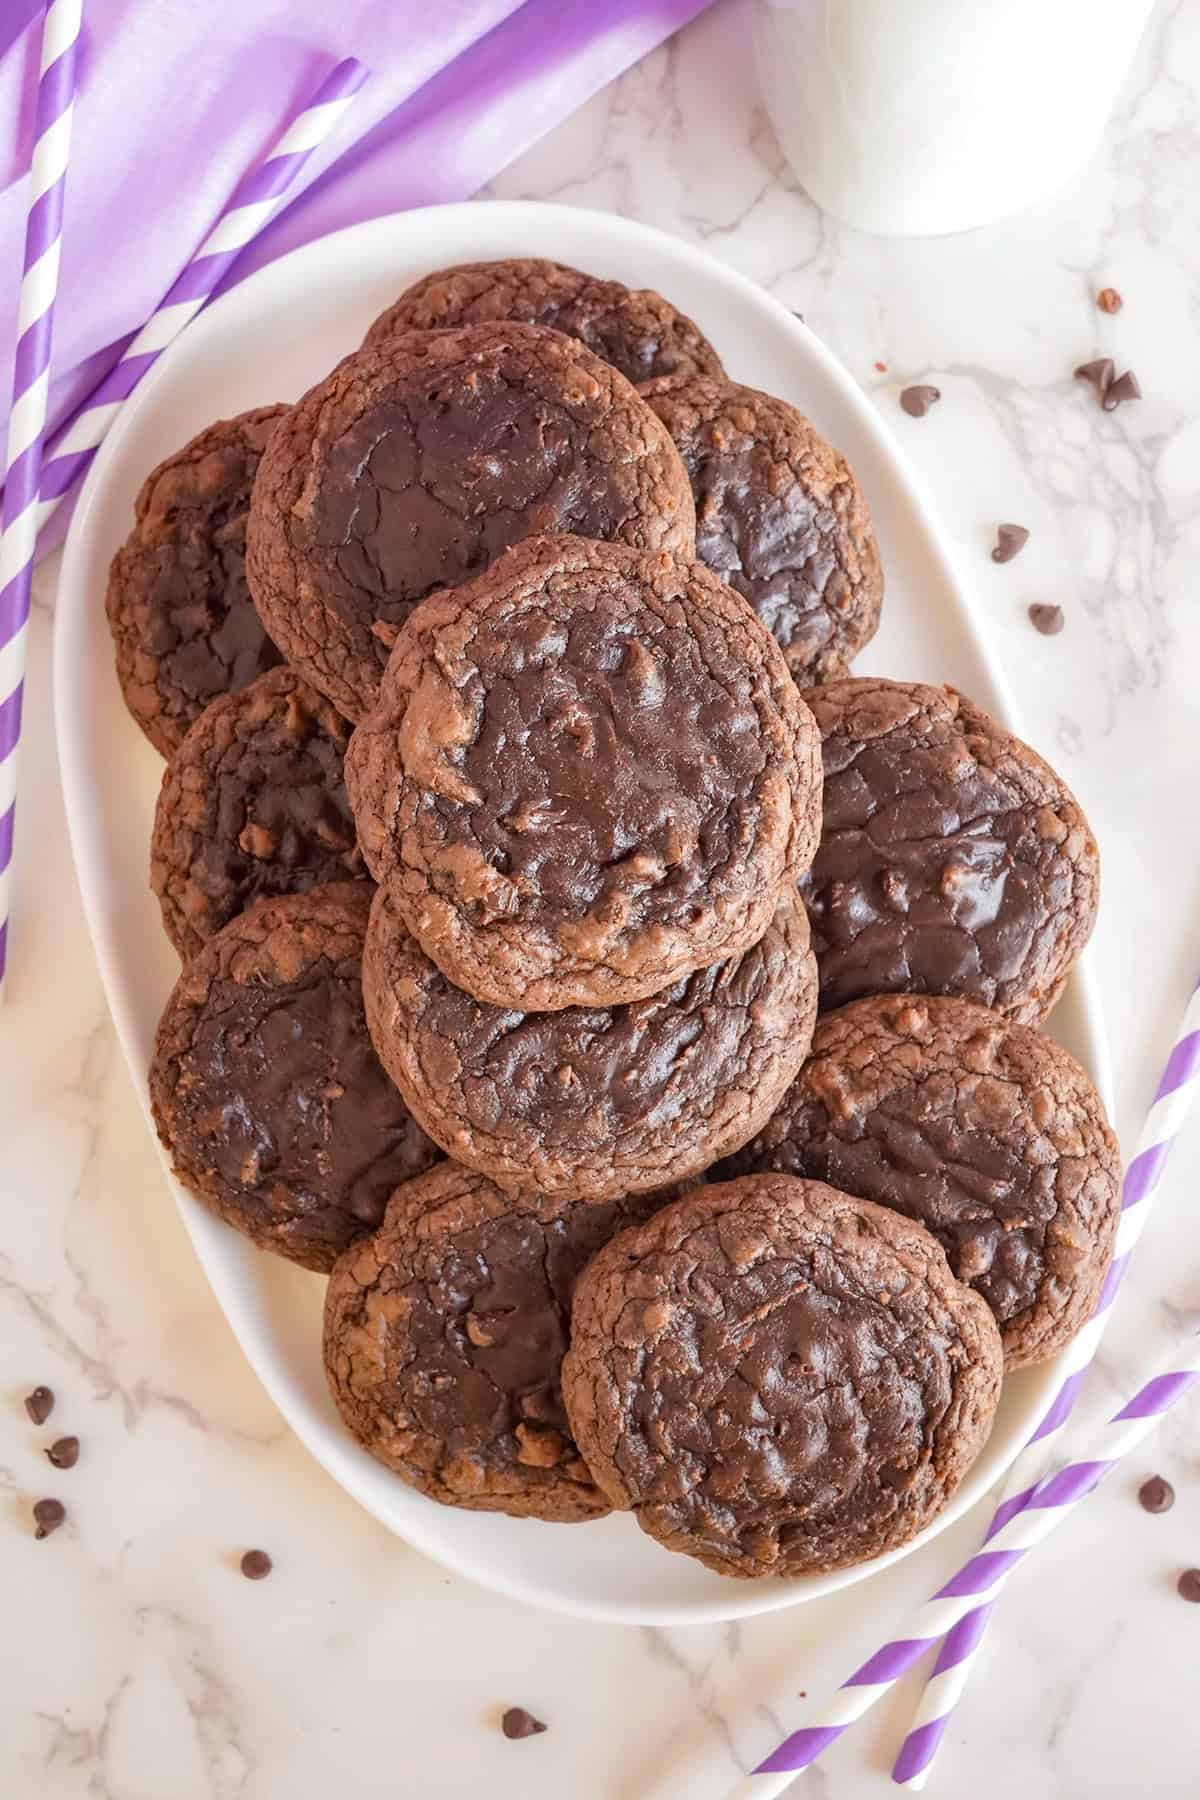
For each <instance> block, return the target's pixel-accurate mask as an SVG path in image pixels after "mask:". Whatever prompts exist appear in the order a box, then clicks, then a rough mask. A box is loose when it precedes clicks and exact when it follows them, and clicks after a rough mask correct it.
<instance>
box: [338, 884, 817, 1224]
mask: <svg viewBox="0 0 1200 1800" xmlns="http://www.w3.org/2000/svg"><path fill="white" fill-rule="evenodd" d="M363 994H364V1000H365V1003H366V1010H367V1023H368V1025H369V1026H370V1030H371V1035H372V1038H373V1039H374V1042H375V1047H376V1049H377V1050H378V1052H379V1056H380V1060H381V1061H382V1063H383V1065H384V1067H385V1068H386V1069H387V1070H388V1072H389V1073H390V1074H391V1076H392V1078H393V1080H394V1081H395V1082H396V1085H397V1086H398V1087H399V1089H400V1091H401V1093H402V1094H403V1095H404V1097H405V1099H406V1101H407V1102H408V1105H409V1107H410V1108H411V1110H412V1112H413V1115H414V1116H415V1117H416V1118H417V1119H419V1120H420V1122H421V1124H422V1125H423V1126H424V1128H425V1130H426V1131H427V1132H428V1133H429V1135H430V1137H432V1138H433V1139H434V1140H435V1141H436V1142H437V1143H439V1144H440V1145H441V1146H442V1148H443V1150H445V1151H446V1153H447V1155H449V1156H451V1157H453V1158H454V1159H455V1161H457V1162H460V1163H465V1164H467V1165H468V1166H469V1167H471V1168H475V1169H479V1170H482V1171H483V1172H484V1173H485V1174H488V1175H490V1176H492V1178H493V1179H494V1180H495V1181H497V1182H498V1183H499V1184H500V1185H502V1186H504V1187H507V1188H514V1187H516V1188H521V1187H528V1186H532V1187H534V1188H537V1189H538V1190H539V1192H541V1193H543V1194H545V1195H552V1194H570V1195H573V1196H575V1197H578V1198H586V1199H607V1198H612V1197H614V1196H617V1195H621V1194H627V1193H641V1192H644V1191H647V1190H649V1189H652V1188H656V1187H661V1186H665V1185H666V1184H667V1183H668V1182H673V1181H678V1180H681V1179H683V1178H684V1177H687V1176H690V1175H695V1174H699V1173H700V1171H701V1170H703V1169H706V1168H708V1166H709V1165H710V1164H711V1163H712V1162H713V1161H715V1159H716V1158H717V1157H718V1156H721V1155H724V1154H725V1153H726V1151H728V1150H730V1149H732V1148H733V1147H734V1146H735V1145H738V1144H741V1143H743V1142H745V1140H746V1138H748V1137H749V1136H750V1135H751V1134H752V1133H753V1132H754V1131H756V1130H757V1129H758V1128H759V1126H760V1125H761V1124H763V1123H765V1121H766V1119H767V1118H768V1117H769V1116H770V1114H771V1112H772V1109H773V1107H774V1106H775V1105H776V1104H777V1102H778V1101H779V1100H780V1098H781V1097H782V1095H783V1093H784V1091H785V1089H786V1088H787V1086H788V1083H789V1082H790V1081H791V1079H792V1077H793V1075H794V1074H795V1072H796V1070H797V1069H798V1068H799V1067H800V1064H801V1062H802V1060H803V1058H804V1056H805V1054H806V1052H807V1049H808V1045H809V1042H810V1040H811V1037H812V1029H813V1021H814V1019H815V1018H816V1010H817V974H816V963H815V961H814V960H813V957H812V954H811V952H810V950H809V947H808V922H807V918H806V916H805V912H804V904H803V902H802V900H801V899H800V896H799V894H798V893H795V892H790V893H788V894H786V895H785V897H784V899H783V900H782V901H781V902H780V905H779V908H778V910H777V912H776V914H775V917H774V919H773V920H772V921H771V923H770V925H768V927H767V930H766V932H765V933H764V935H763V937H762V939H761V940H760V942H759V943H757V944H754V945H752V946H751V947H750V949H748V950H745V951H743V952H742V954H741V955H740V956H737V957H734V958H732V959H731V960H730V961H729V962H724V963H718V964H716V965H715V966H713V967H710V968H707V969H700V970H697V971H695V972H694V973H693V974H690V975H685V976H682V977H680V979H679V980H677V981H675V982H673V983H672V984H671V985H670V986H668V987H667V988H665V989H663V991H662V992H660V993H657V994H653V995H651V996H650V997H649V998H648V999H646V1000H637V1001H634V1002H632V1003H631V1004H630V1005H628V1006H619V1007H613V1008H602V1007H566V1008H563V1009H561V1010H559V1011H557V1012H542V1013H529V1012H518V1011H515V1010H512V1009H510V1008H504V1007H498V1006H488V1005H486V1004H484V1003H483V1002H482V1001H479V1000H475V999H473V998H472V997H471V995H469V994H467V993H465V992H464V991H463V990H462V989H461V988H457V987H455V986H453V984H452V983H450V982H448V981H447V980H446V977H445V976H444V975H443V974H442V973H441V971H440V970H439V969H438V967H437V965H436V964H435V963H432V962H431V961H430V960H429V958H428V957H427V956H426V955H425V953H424V952H423V951H422V950H421V949H420V947H419V945H418V944H417V943H416V941H415V939H414V938H413V937H412V936H411V935H410V934H409V932H408V931H407V930H406V929H405V927H404V924H403V922H402V920H401V919H400V917H399V915H398V913H397V910H396V907H395V904H394V902H393V900H392V898H391V893H390V890H389V889H388V888H386V887H382V888H380V889H379V890H378V892H377V894H376V896H375V901H374V904H373V906H372V910H371V923H370V926H369V927H368V930H367V942H366V948H365V951H364V953H363Z"/></svg>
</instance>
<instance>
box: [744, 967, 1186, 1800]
mask: <svg viewBox="0 0 1200 1800" xmlns="http://www.w3.org/2000/svg"><path fill="white" fill-rule="evenodd" d="M1198 1089H1200V986H1198V987H1197V989H1195V990H1194V991H1193V993H1192V996H1191V999H1190V1001H1189V1003H1188V1006H1187V1008H1186V1010H1185V1012H1184V1015H1183V1019H1182V1021H1181V1023H1180V1026H1179V1030H1178V1031H1177V1032H1176V1035H1175V1040H1174V1042H1173V1044H1172V1046H1171V1051H1170V1054H1169V1055H1168V1057H1167V1062H1166V1066H1165V1068H1164V1070H1163V1073H1162V1076H1161V1078H1160V1080H1159V1083H1158V1087H1157V1088H1156V1090H1155V1095H1154V1100H1153V1102H1152V1103H1151V1107H1150V1111H1149V1113H1148V1115H1147V1118H1146V1123H1145V1126H1144V1127H1143V1130H1142V1132H1141V1135H1140V1136H1139V1139H1138V1147H1137V1149H1136V1151H1135V1153H1134V1155H1133V1157H1132V1159H1131V1160H1130V1162H1129V1165H1128V1167H1127V1169H1126V1172H1125V1181H1124V1186H1123V1189H1122V1215H1121V1223H1120V1226H1119V1228H1118V1237H1117V1252H1116V1255H1115V1256H1114V1259H1113V1264H1112V1267H1111V1269H1110V1270H1109V1274H1108V1278H1107V1280H1106V1282H1105V1285H1104V1291H1103V1292H1102V1294H1101V1296H1100V1300H1099V1301H1098V1303H1097V1307H1096V1313H1095V1315H1094V1316H1093V1319H1092V1320H1091V1321H1089V1323H1088V1324H1087V1325H1086V1326H1085V1327H1084V1330H1083V1331H1082V1332H1081V1333H1080V1339H1085V1340H1087V1339H1089V1338H1090V1341H1091V1347H1092V1350H1093V1351H1094V1349H1095V1345H1096V1342H1097V1341H1098V1335H1099V1332H1098V1330H1097V1325H1096V1322H1097V1319H1101V1320H1102V1319H1103V1318H1104V1317H1105V1316H1106V1315H1107V1311H1108V1308H1109V1307H1110V1306H1111V1303H1112V1299H1113V1296H1114V1295H1115V1293H1116V1291H1117V1289H1118V1287H1119V1286H1120V1283H1121V1280H1122V1277H1123V1275H1124V1272H1125V1269H1126V1268H1127V1266H1128V1261H1129V1255H1130V1251H1131V1250H1132V1247H1133V1243H1134V1241H1135V1240H1136V1238H1137V1236H1138V1235H1139V1234H1140V1232H1141V1231H1142V1229H1143V1228H1144V1226H1145V1222H1146V1217H1147V1215H1148V1213H1149V1208H1150V1203H1151V1201H1152V1199H1153V1196H1154V1194H1155V1191H1156V1190H1157V1188H1158V1184H1159V1182H1160V1180H1161V1178H1162V1173H1163V1170H1164V1168H1165V1166H1166V1162H1167V1158H1168V1156H1169V1155H1170V1151H1171V1147H1172V1145H1173V1143H1174V1142H1175V1139H1176V1137H1177V1136H1178V1133H1179V1130H1180V1128H1181V1126H1182V1124H1183V1121H1184V1118H1185V1116H1186V1114H1187V1111H1188V1108H1189V1106H1190V1105H1191V1103H1192V1101H1193V1100H1194V1099H1195V1097H1196V1093H1197V1090H1198ZM1099 1329H1103V1326H1102V1324H1101V1326H1100V1328H1099ZM1079 1341H1080V1340H1079V1339H1077V1340H1076V1343H1078V1342H1079ZM1085 1349H1086V1343H1085ZM1088 1355H1089V1357H1090V1352H1089V1353H1088ZM1085 1366H1086V1363H1084V1364H1078V1363H1077V1359H1076V1358H1075V1357H1072V1364H1071V1371H1070V1372H1069V1373H1068V1374H1067V1375H1066V1376H1065V1378H1064V1380H1063V1382H1062V1384H1061V1386H1060V1388H1059V1390H1058V1392H1057V1393H1056V1395H1055V1397H1054V1399H1053V1400H1052V1401H1051V1403H1050V1406H1049V1407H1048V1409H1047V1411H1046V1413H1045V1415H1044V1416H1043V1418H1042V1420H1041V1422H1040V1423H1039V1425H1038V1426H1037V1428H1036V1430H1035V1431H1034V1433H1033V1435H1032V1437H1031V1438H1030V1440H1029V1444H1028V1445H1027V1446H1026V1450H1025V1451H1023V1452H1022V1459H1024V1458H1025V1457H1026V1455H1027V1453H1030V1452H1032V1453H1033V1454H1036V1455H1038V1456H1040V1455H1041V1454H1042V1453H1043V1451H1044V1447H1045V1444H1046V1443H1047V1441H1048V1440H1049V1439H1050V1438H1051V1436H1052V1435H1053V1434H1054V1433H1055V1432H1057V1431H1059V1430H1061V1428H1062V1426H1063V1424H1064V1423H1065V1421H1066V1419H1067V1418H1068V1417H1069V1415H1070V1411H1071V1408H1072V1407H1073V1405H1074V1403H1075V1398H1076V1396H1077V1394H1078V1390H1079V1385H1080V1381H1081V1379H1082V1373H1083V1368H1084V1367H1085ZM1118 1416H1119V1417H1121V1416H1124V1415H1123V1414H1122V1415H1118ZM1025 1466H1026V1467H1028V1463H1026V1465H1025ZM1052 1479H1053V1480H1057V1479H1058V1477H1053V1478H1052ZM1097 1479H1099V1477H1097ZM1037 1492H1038V1490H1037V1488H1031V1487H1030V1486H1029V1485H1027V1484H1026V1485H1025V1486H1024V1487H1023V1488H1022V1490H1021V1491H1020V1492H1018V1493H1016V1494H1014V1495H1013V1496H1012V1497H1011V1498H1010V1499H1008V1500H1006V1501H1004V1502H1003V1503H1002V1504H1001V1505H1000V1506H999V1507H998V1508H997V1510H996V1515H995V1517H994V1519H993V1521H992V1524H991V1526H990V1527H989V1531H988V1535H987V1539H986V1545H987V1547H986V1548H984V1549H983V1550H981V1551H979V1552H978V1553H977V1555H976V1556H975V1557H974V1558H973V1559H972V1561H971V1562H970V1563H968V1564H967V1565H966V1570H965V1571H964V1570H960V1572H959V1575H958V1576H956V1577H955V1578H954V1581H952V1582H951V1583H949V1584H948V1586H947V1587H945V1588H943V1589H941V1590H940V1592H939V1593H938V1594H936V1595H935V1596H934V1598H933V1600H932V1601H930V1602H929V1603H928V1604H927V1605H926V1607H924V1608H923V1609H922V1611H921V1613H920V1615H919V1616H918V1619H917V1622H916V1625H915V1627H914V1631H913V1634H912V1635H911V1636H910V1637H906V1638H900V1639H896V1640H894V1641H893V1642H892V1643H890V1644H886V1645H885V1646H884V1647H883V1649H882V1650H880V1651H879V1652H877V1654H876V1655H875V1656H873V1657H871V1658H870V1659H869V1660H868V1661H867V1662H865V1663H864V1664H863V1665H862V1667H861V1668H860V1669H858V1670H856V1672H855V1673H854V1674H853V1675H852V1676H851V1677H850V1678H849V1680H848V1681H847V1682H846V1683H845V1684H844V1685H843V1686H842V1687H841V1688H840V1689H839V1690H838V1693H837V1695H836V1696H835V1697H834V1699H833V1701H832V1702H831V1703H830V1707H829V1709H828V1710H827V1712H826V1719H825V1723H823V1724H821V1725H816V1726H811V1727H807V1728H804V1729H802V1730H800V1731H798V1732H795V1733H793V1735H792V1736H791V1737H790V1738H788V1739H787V1740H786V1743H785V1744H783V1745H781V1746H780V1747H779V1749H778V1750H776V1751H775V1752H774V1754H773V1756H771V1757H768V1759H767V1761H766V1762H765V1763H762V1764H760V1765H759V1768H758V1769H756V1770H755V1771H754V1773H753V1774H752V1775H751V1776H749V1777H747V1780H746V1782H744V1783H743V1784H742V1785H741V1786H740V1787H739V1788H738V1790H737V1794H736V1795H735V1796H734V1800H750V1797H751V1796H754V1800H768V1797H769V1796H770V1795H771V1794H778V1793H780V1792H782V1790H783V1788H784V1787H786V1785H787V1782H788V1781H789V1780H791V1779H792V1778H793V1776H794V1775H795V1774H796V1773H797V1772H798V1771H799V1770H800V1769H802V1768H807V1767H808V1764H809V1763H811V1762H815V1761H816V1759H817V1757H818V1756H820V1755H821V1754H822V1752H823V1751H824V1750H825V1749H827V1748H828V1746H829V1745H830V1744H832V1743H833V1742H835V1741H836V1739H837V1738H839V1737H840V1736H841V1735H842V1733H843V1732H844V1731H845V1730H846V1729H847V1727H848V1726H849V1725H851V1724H853V1723H854V1721H855V1720H856V1719H857V1718H859V1717H861V1715H862V1714H863V1713H864V1712H866V1711H867V1709H868V1708H869V1707H870V1706H872V1705H873V1704H874V1702H875V1701H876V1700H878V1699H879V1698H880V1697H881V1696H882V1695H883V1694H884V1693H886V1692H887V1691H888V1689H889V1688H890V1687H891V1686H892V1685H893V1683H894V1682H895V1681H896V1680H898V1679H899V1677H900V1676H901V1675H903V1674H904V1673H905V1672H906V1671H907V1670H908V1669H909V1668H910V1667H911V1665H912V1664H913V1663H914V1662H916V1661H917V1660H918V1658H919V1657H921V1656H923V1655H924V1653H925V1652H926V1651H927V1650H928V1649H930V1648H931V1647H932V1645H933V1644H935V1643H936V1642H937V1641H938V1639H939V1638H941V1637H943V1636H946V1635H947V1634H948V1633H951V1632H954V1633H955V1643H954V1646H953V1649H952V1650H950V1651H948V1652H947V1653H946V1654H947V1656H949V1655H953V1654H955V1653H958V1654H959V1660H960V1661H962V1660H963V1659H964V1658H965V1659H967V1660H968V1662H969V1659H970V1658H971V1656H972V1654H973V1651H974V1649H975V1647H976V1646H977V1645H978V1642H979V1640H980V1638H981V1637H982V1635H983V1631H984V1629H985V1627H986V1624H987V1620H988V1617H989V1615H990V1613H991V1609H992V1607H993V1606H994V1604H995V1601H996V1597H997V1593H998V1591H999V1586H1000V1585H1002V1578H1001V1581H999V1582H998V1581H995V1580H993V1581H992V1582H990V1583H989V1582H987V1581H984V1580H979V1581H978V1583H977V1585H976V1586H973V1587H972V1586H970V1585H967V1586H961V1585H956V1584H960V1583H962V1582H963V1581H964V1580H969V1579H971V1578H973V1577H972V1576H971V1575H970V1572H972V1571H973V1572H974V1575H975V1576H978V1575H979V1574H980V1573H981V1572H982V1573H984V1574H986V1572H987V1570H988V1569H989V1568H991V1567H992V1566H993V1564H992V1563H991V1562H990V1561H989V1559H990V1558H992V1557H993V1555H994V1554H995V1553H996V1552H997V1550H1001V1551H1002V1550H1003V1547H1004V1545H1005V1544H1006V1542H1007V1538H1006V1534H1007V1533H1008V1532H1009V1531H1010V1530H1012V1531H1014V1532H1019V1528H1020V1527H1019V1522H1020V1520H1021V1519H1022V1518H1023V1517H1024V1514H1025V1512H1026V1511H1027V1510H1028V1509H1029V1508H1030V1507H1031V1504H1032V1503H1033V1501H1034V1499H1035V1496H1036V1494H1037ZM1022 1553H1023V1552H1022ZM939 1610H940V1612H941V1614H944V1617H943V1619H942V1623H941V1624H940V1625H939V1624H938V1622H937V1620H938V1616H939ZM960 1621H961V1622H962V1623H961V1628H960ZM968 1621H969V1622H968ZM939 1660H940V1659H939ZM944 1729H945V1726H944V1724H943V1725H942V1727H941V1730H940V1731H939V1730H938V1729H937V1727H936V1723H935V1724H934V1727H933V1729H932V1730H927V1729H925V1723H924V1722H923V1723H922V1724H921V1725H920V1726H918V1728H917V1732H916V1733H914V1734H911V1735H915V1736H916V1737H917V1740H918V1741H917V1743H916V1744H915V1745H914V1746H913V1747H912V1749H911V1751H910V1750H909V1749H908V1746H907V1743H906V1747H905V1750H903V1751H902V1752H901V1759H900V1762H898V1764H897V1770H898V1779H900V1780H902V1781H905V1782H908V1781H910V1780H911V1777H912V1775H913V1774H916V1773H917V1772H918V1770H919V1769H921V1768H923V1767H925V1766H926V1764H927V1763H928V1761H930V1760H931V1759H932V1754H933V1751H934V1750H935V1749H936V1746H937V1743H938V1741H939V1740H940V1737H941V1732H942V1731H944ZM927 1751H928V1755H927V1754H926V1752H927ZM785 1752H789V1753H790V1755H791V1757H792V1758H793V1760H790V1761H788V1762H786V1763H785V1762H782V1761H778V1760H777V1759H779V1758H781V1757H782V1756H783V1755H784V1753H785ZM795 1758H801V1759H802V1760H795ZM780 1771H786V1773H785V1774H784V1775H783V1778H782V1779H779V1772H780Z"/></svg>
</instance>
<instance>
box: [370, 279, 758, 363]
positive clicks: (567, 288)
mask: <svg viewBox="0 0 1200 1800" xmlns="http://www.w3.org/2000/svg"><path fill="white" fill-rule="evenodd" d="M499 319H517V320H520V321H521V323H523V324H525V325H542V326H550V327H551V328H552V329H553V330H555V331H562V332H565V333H566V335H567V336H568V337H573V338H578V339H579V341H580V343H583V344H586V345H587V347H588V349H589V350H591V351H593V352H594V354H595V355H596V356H599V357H603V359H604V361H605V362H606V363H611V364H612V366H613V368H614V369H619V370H620V372H621V374H622V375H624V376H625V378H626V380H627V381H632V382H640V381H652V380H654V379H655V378H656V377H663V376H673V377H679V376H684V375H720V374H721V372H722V371H721V359H720V357H719V356H718V355H717V353H716V351H715V350H714V349H713V347H712V345H711V344H710V343H709V341H708V339H707V338H706V337H705V336H704V333H703V332H702V331H701V330H700V328H699V326H697V325H694V324H693V323H692V321H691V320H690V319H688V318H685V317H684V315H683V314H682V313H681V312H676V310H675V308H674V307H673V306H672V305H671V304H670V302H669V301H667V300H664V299H663V297H662V295H661V294H656V293H655V292H654V291H653V289H652V288H627V287H625V286H624V285H623V284H622V283H621V282H619V281H601V280H600V278H599V277H598V276H596V275H585V274H583V273H582V272H581V271H580V270H579V269H569V268H567V267H565V265H564V264H562V263H556V262H546V261H545V260H544V259H543V258H541V257H515V258H511V259H505V260H504V261H501V262H484V263H462V264H461V265H460V266H459V267H457V268H454V269H439V270H438V271H437V272H436V273H435V274H433V275H426V276H425V277H424V278H423V279H422V280H421V281H417V282H414V283H413V285H412V287H410V288H406V289H405V290H404V292H403V293H402V294H401V296H400V298H399V299H398V300H397V301H396V302H395V304H394V305H393V306H389V307H388V309H387V311H386V312H385V313H381V314H380V316H379V318H377V319H376V321H375V323H374V324H373V325H372V327H371V329H370V331H368V333H367V336H366V342H367V343H368V344H377V343H381V342H383V341H384V340H385V339H387V338H391V337H395V336H397V335H398V334H399V333H400V332H404V331H429V330H437V329H442V328H445V327H447V326H456V325H480V324H487V323H492V322H494V321H496V320H499Z"/></svg>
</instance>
